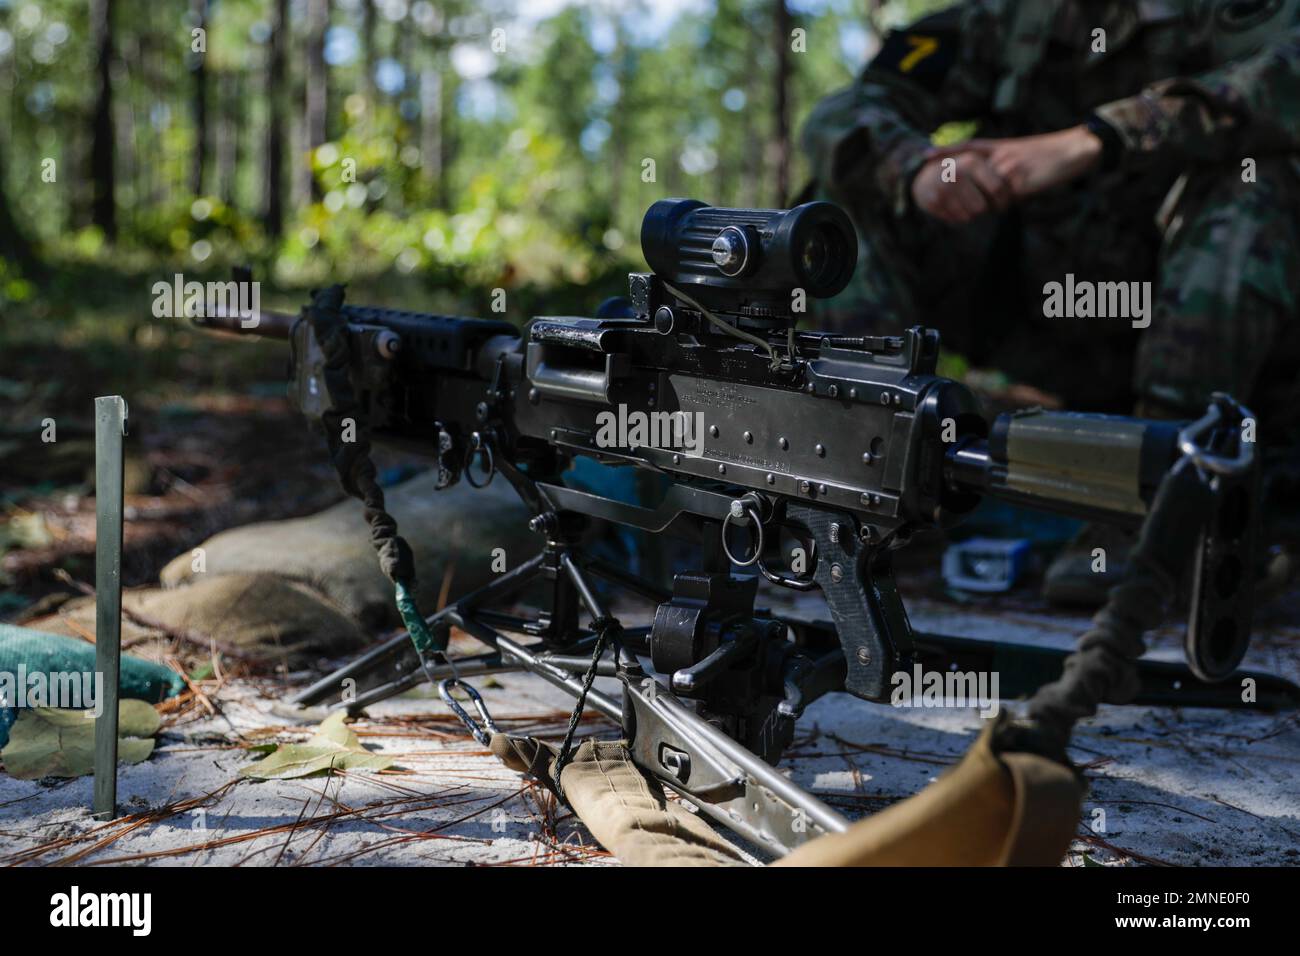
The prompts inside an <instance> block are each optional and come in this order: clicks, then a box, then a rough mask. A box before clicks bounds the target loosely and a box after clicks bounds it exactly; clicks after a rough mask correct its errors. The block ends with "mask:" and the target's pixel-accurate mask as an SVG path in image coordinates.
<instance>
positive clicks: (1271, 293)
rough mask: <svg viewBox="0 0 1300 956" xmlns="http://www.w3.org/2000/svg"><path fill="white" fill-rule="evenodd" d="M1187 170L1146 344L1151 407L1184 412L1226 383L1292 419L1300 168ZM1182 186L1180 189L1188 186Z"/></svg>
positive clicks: (1267, 163)
mask: <svg viewBox="0 0 1300 956" xmlns="http://www.w3.org/2000/svg"><path fill="white" fill-rule="evenodd" d="M1256 172H1257V175H1256V181H1254V182H1243V181H1242V170H1241V169H1240V168H1228V169H1221V168H1214V169H1210V168H1204V169H1198V170H1195V171H1193V172H1191V173H1189V174H1188V176H1187V177H1186V179H1185V181H1180V183H1179V185H1178V186H1176V187H1175V192H1174V194H1173V195H1171V197H1170V198H1171V203H1170V206H1171V208H1172V212H1171V214H1170V215H1168V216H1167V226H1166V229H1165V241H1164V243H1163V246H1162V248H1161V253H1160V268H1159V281H1158V285H1157V289H1156V303H1155V309H1154V314H1153V316H1152V320H1151V327H1150V328H1149V329H1147V330H1146V334H1145V335H1144V336H1143V337H1142V342H1141V346H1140V347H1139V350H1138V357H1137V368H1136V370H1135V385H1136V388H1137V390H1138V393H1139V395H1140V396H1141V398H1142V400H1143V403H1144V405H1148V406H1152V407H1153V408H1152V410H1155V409H1156V408H1159V407H1161V406H1163V407H1165V408H1167V409H1168V410H1169V411H1170V412H1172V413H1174V414H1178V415H1186V414H1191V413H1194V412H1197V411H1198V410H1200V409H1203V408H1204V407H1205V403H1206V400H1207V399H1208V398H1209V395H1210V393H1211V392H1215V391H1224V392H1229V393H1230V394H1232V395H1235V396H1236V397H1238V398H1240V399H1241V400H1243V401H1248V402H1250V403H1253V404H1254V405H1257V406H1259V407H1257V408H1255V409H1254V410H1255V411H1256V412H1257V413H1259V414H1260V416H1261V418H1262V419H1264V420H1269V419H1272V420H1273V421H1275V422H1277V423H1278V424H1279V425H1283V426H1289V425H1290V424H1291V423H1292V422H1293V421H1294V420H1295V419H1296V417H1297V416H1296V409H1295V403H1296V400H1297V398H1298V397H1300V395H1298V394H1297V391H1298V386H1297V368H1296V356H1297V354H1300V353H1298V352H1297V349H1296V344H1297V342H1296V340H1297V335H1298V333H1300V321H1297V316H1298V315H1300V298H1298V294H1300V290H1297V283H1298V282H1300V177H1298V176H1297V174H1296V171H1295V169H1294V168H1293V167H1292V166H1291V163H1290V162H1289V161H1288V160H1285V159H1265V160H1261V161H1260V162H1259V163H1258V167H1257V171H1256ZM1180 192H1181V195H1180Z"/></svg>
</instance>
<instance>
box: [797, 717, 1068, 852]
mask: <svg viewBox="0 0 1300 956" xmlns="http://www.w3.org/2000/svg"><path fill="white" fill-rule="evenodd" d="M992 730H993V729H992V727H991V726H990V727H988V728H986V729H985V731H984V732H983V733H982V734H980V736H979V739H977V740H976V741H975V744H974V746H972V747H971V749H970V751H969V752H968V753H967V754H966V756H965V757H963V758H962V760H961V762H960V763H958V764H957V766H955V767H953V768H952V769H951V770H949V771H948V772H947V773H945V774H944V775H943V776H942V777H940V778H939V779H938V780H937V781H936V782H934V783H932V784H931V785H930V786H928V787H926V788H925V789H924V790H922V791H921V792H920V793H918V794H916V795H915V796H913V797H909V798H908V799H906V800H903V801H902V802H900V803H896V804H894V805H893V806H892V807H889V808H888V809H886V810H882V811H881V812H880V813H877V814H875V815H874V816H870V817H867V818H866V819H865V820H860V821H859V822H857V823H855V824H854V825H853V826H852V827H850V828H849V829H848V830H847V831H846V832H844V833H833V834H828V835H827V836H823V837H819V838H818V839H816V840H814V841H812V842H811V843H808V844H805V845H804V846H802V847H800V848H799V849H797V850H795V851H794V852H793V853H791V854H790V855H789V856H787V857H785V858H784V859H781V860H779V861H777V863H776V864H774V865H776V866H1055V865H1057V864H1059V863H1060V862H1061V859H1062V858H1063V857H1064V856H1065V852H1066V850H1067V849H1069V846H1070V841H1071V840H1072V839H1073V837H1074V833H1075V829H1076V827H1077V826H1078V822H1079V813H1080V807H1081V803H1082V800H1083V786H1082V784H1081V783H1080V782H1079V779H1078V778H1077V777H1076V776H1075V774H1074V772H1073V771H1071V770H1070V769H1069V768H1067V767H1064V766H1062V765H1061V764H1059V763H1056V762H1055V761H1052V760H1048V759H1047V758H1045V757H1039V756H1037V755H1034V754H1027V753H1009V754H1005V755H1002V756H1001V757H999V756H998V755H996V754H994V752H993V749H992V747H991V744H990V739H991V736H992Z"/></svg>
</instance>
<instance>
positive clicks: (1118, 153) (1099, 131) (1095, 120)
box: [1083, 113, 1124, 172]
mask: <svg viewBox="0 0 1300 956" xmlns="http://www.w3.org/2000/svg"><path fill="white" fill-rule="evenodd" d="M1083 128H1084V129H1085V130H1087V131H1088V132H1089V133H1090V134H1092V136H1093V137H1095V138H1096V140H1097V142H1098V144H1099V146H1100V157H1099V159H1098V161H1097V168H1098V169H1100V170H1101V171H1102V172H1110V171H1112V170H1114V169H1117V168H1119V164H1120V159H1121V158H1122V157H1123V155H1124V140H1123V139H1121V138H1120V135H1119V133H1118V132H1117V131H1116V130H1115V127H1113V126H1111V125H1110V124H1109V123H1107V122H1106V121H1105V120H1104V119H1102V118H1101V117H1100V116H1098V115H1097V114H1096V113H1093V114H1091V115H1089V116H1088V118H1087V119H1085V120H1084V122H1083Z"/></svg>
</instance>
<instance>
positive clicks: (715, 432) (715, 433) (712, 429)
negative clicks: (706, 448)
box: [709, 425, 718, 438]
mask: <svg viewBox="0 0 1300 956" xmlns="http://www.w3.org/2000/svg"><path fill="white" fill-rule="evenodd" d="M709 434H710V435H712V436H713V437H714V438H717V437H718V426H717V425H710V426H709Z"/></svg>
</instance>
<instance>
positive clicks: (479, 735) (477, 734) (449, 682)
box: [438, 677, 500, 747]
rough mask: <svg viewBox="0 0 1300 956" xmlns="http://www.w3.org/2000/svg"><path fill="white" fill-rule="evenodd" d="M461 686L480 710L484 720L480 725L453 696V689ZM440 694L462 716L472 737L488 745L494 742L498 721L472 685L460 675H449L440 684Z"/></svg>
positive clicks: (457, 714)
mask: <svg viewBox="0 0 1300 956" xmlns="http://www.w3.org/2000/svg"><path fill="white" fill-rule="evenodd" d="M453 687H459V688H460V689H461V690H463V691H464V692H465V693H466V694H468V695H469V699H470V701H471V702H472V703H473V704H474V709H475V710H477V711H478V715H479V718H480V719H481V720H482V721H483V726H482V727H480V726H479V725H478V724H476V723H474V718H473V717H471V716H470V715H469V714H468V713H466V712H465V708H464V707H462V706H461V705H460V701H458V700H457V699H456V698H455V697H453V696H451V689H452V688H453ZM438 696H439V697H441V698H442V699H443V702H444V703H445V704H446V705H447V706H448V707H450V708H451V712H452V713H453V714H455V715H456V716H457V717H459V718H460V722H461V723H462V724H464V725H465V729H466V730H468V731H469V734H470V736H471V737H473V738H474V739H475V740H477V741H478V742H479V743H481V744H482V745H483V746H484V747H487V746H488V745H489V744H490V743H491V742H492V735H493V734H495V733H499V732H500V731H499V730H498V728H497V725H496V723H495V722H494V721H493V720H492V715H491V714H489V713H488V709H487V704H485V703H483V698H482V697H480V696H479V692H478V691H476V690H475V689H474V688H473V687H472V686H471V685H469V684H467V683H465V682H464V681H463V680H461V679H460V678H459V677H448V678H447V679H446V680H444V681H442V682H440V683H439V684H438Z"/></svg>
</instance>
